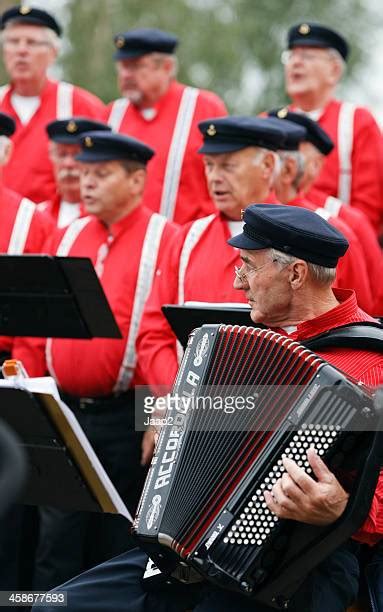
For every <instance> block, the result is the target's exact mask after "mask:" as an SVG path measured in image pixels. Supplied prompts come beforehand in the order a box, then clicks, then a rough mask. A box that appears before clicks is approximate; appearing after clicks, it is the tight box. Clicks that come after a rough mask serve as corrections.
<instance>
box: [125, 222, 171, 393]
mask: <svg viewBox="0 0 383 612" xmlns="http://www.w3.org/2000/svg"><path fill="white" fill-rule="evenodd" d="M165 224H166V219H165V217H162V216H161V215H158V214H157V213H154V214H153V215H152V216H151V218H150V221H149V224H148V228H147V230H146V234H145V239H144V243H143V247H142V252H141V260H140V267H139V270H138V276H137V285H136V291H135V294H134V301H133V308H132V314H131V319H130V327H129V332H128V336H127V340H126V347H125V354H124V358H123V361H122V364H121V367H120V371H119V374H118V378H117V381H116V384H115V386H114V389H113V391H114V392H115V393H121V392H122V391H126V390H127V389H128V388H129V385H130V382H131V380H132V378H133V374H134V369H135V366H136V360H137V356H136V339H137V334H138V328H139V325H140V322H141V317H142V312H143V308H144V305H145V302H146V299H147V297H148V295H149V291H150V289H151V286H152V281H153V276H154V271H155V268H156V265H157V257H158V251H159V248H160V243H161V237H162V232H163V230H164V227H165Z"/></svg>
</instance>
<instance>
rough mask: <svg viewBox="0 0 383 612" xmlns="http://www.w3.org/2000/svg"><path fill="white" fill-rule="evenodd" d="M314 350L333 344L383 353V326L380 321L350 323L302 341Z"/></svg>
mask: <svg viewBox="0 0 383 612" xmlns="http://www.w3.org/2000/svg"><path fill="white" fill-rule="evenodd" d="M301 344H303V345H304V346H305V347H307V348H308V349H310V350H312V351H314V352H315V351H317V350H319V349H323V348H329V347H333V346H337V347H345V348H353V349H362V350H368V351H376V352H377V353H383V326H382V325H380V324H379V323H372V322H367V321H366V322H360V323H348V324H347V325H341V326H339V327H335V328H334V329H331V330H329V331H327V332H325V333H323V334H319V335H318V336H313V337H312V338H308V339H307V340H304V341H301Z"/></svg>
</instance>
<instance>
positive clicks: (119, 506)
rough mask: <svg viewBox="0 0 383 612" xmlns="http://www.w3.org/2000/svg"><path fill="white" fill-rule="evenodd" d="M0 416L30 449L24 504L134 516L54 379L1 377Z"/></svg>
mask: <svg viewBox="0 0 383 612" xmlns="http://www.w3.org/2000/svg"><path fill="white" fill-rule="evenodd" d="M16 385H17V386H16ZM0 416H1V418H2V419H3V420H4V421H5V422H6V423H8V425H9V426H10V427H11V428H12V429H13V430H14V431H15V432H16V433H17V434H18V436H19V438H20V439H21V441H22V446H23V448H24V449H25V450H26V454H27V477H26V484H25V486H24V490H23V492H22V494H21V497H20V498H19V500H18V501H19V503H24V504H29V505H48V506H54V507H57V508H60V509H62V510H84V511H90V512H109V513H113V514H122V515H123V516H125V517H126V518H127V519H128V520H130V521H132V517H131V515H130V513H129V511H128V509H127V508H126V506H125V504H124V503H123V501H122V499H121V498H120V496H119V494H118V492H117V490H116V489H115V487H114V486H113V484H112V482H111V481H110V479H109V477H108V475H107V474H106V472H105V470H104V468H103V467H102V465H101V463H100V461H99V460H98V458H97V456H96V454H95V452H94V451H93V449H92V447H91V445H90V443H89V441H88V439H87V438H86V436H85V434H84V432H83V430H82V429H81V426H80V424H79V423H78V421H77V419H76V417H75V416H74V414H73V413H72V411H71V410H70V409H69V408H68V407H67V406H66V405H65V404H64V403H63V402H62V401H61V400H60V397H59V393H58V390H57V387H56V384H55V381H54V380H53V378H50V377H46V378H26V379H22V381H20V383H19V384H18V383H12V382H11V381H10V380H0Z"/></svg>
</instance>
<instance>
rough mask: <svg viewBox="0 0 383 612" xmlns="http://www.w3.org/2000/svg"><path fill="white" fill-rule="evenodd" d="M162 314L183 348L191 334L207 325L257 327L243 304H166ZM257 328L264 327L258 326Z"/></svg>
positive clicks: (248, 309) (247, 308)
mask: <svg viewBox="0 0 383 612" xmlns="http://www.w3.org/2000/svg"><path fill="white" fill-rule="evenodd" d="M162 312H163V313H164V315H165V317H166V319H167V320H168V322H169V324H170V326H171V328H172V330H173V331H174V333H175V334H176V336H177V338H178V340H179V341H180V343H181V344H182V346H183V348H185V347H186V345H187V342H188V337H189V334H190V333H191V332H192V331H193V329H196V327H201V326H202V325H204V324H205V323H206V324H212V323H213V324H214V323H225V324H227V325H246V326H248V327H251V326H255V323H253V321H252V320H251V318H250V308H249V307H248V306H247V305H246V304H243V306H241V305H240V304H238V305H233V304H227V305H225V304H214V303H207V302H192V303H191V304H188V303H186V304H182V305H175V304H165V305H164V306H162ZM257 327H264V326H263V325H257Z"/></svg>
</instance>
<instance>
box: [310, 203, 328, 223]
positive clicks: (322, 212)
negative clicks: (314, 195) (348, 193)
mask: <svg viewBox="0 0 383 612" xmlns="http://www.w3.org/2000/svg"><path fill="white" fill-rule="evenodd" d="M314 212H316V214H317V215H319V216H320V217H322V219H326V221H328V220H329V218H330V217H332V214H331V212H330V211H329V210H326V208H322V207H321V206H320V207H319V208H317V209H316V210H315V211H314Z"/></svg>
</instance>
